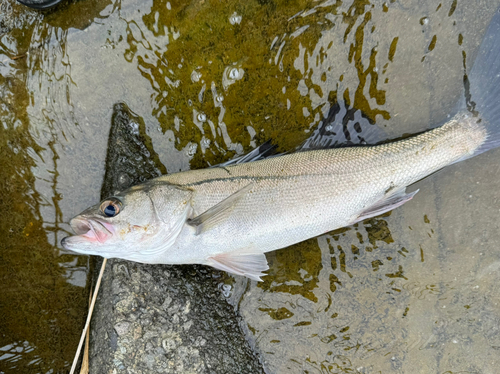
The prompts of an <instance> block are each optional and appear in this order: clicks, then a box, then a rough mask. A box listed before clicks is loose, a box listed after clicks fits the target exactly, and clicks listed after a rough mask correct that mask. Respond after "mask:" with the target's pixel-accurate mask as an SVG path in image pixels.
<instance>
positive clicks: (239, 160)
mask: <svg viewBox="0 0 500 374" xmlns="http://www.w3.org/2000/svg"><path fill="white" fill-rule="evenodd" d="M275 151H276V146H275V145H272V144H271V142H270V141H269V140H268V141H267V142H265V143H263V144H261V145H259V146H258V147H257V148H255V149H254V150H253V151H250V152H249V153H247V154H246V155H243V156H239V157H235V158H233V159H232V160H229V161H226V162H223V163H221V164H217V165H214V166H210V167H211V168H217V167H225V166H230V165H238V164H244V163H247V162H253V161H259V160H263V159H265V158H268V157H270V156H272V155H274V152H275Z"/></svg>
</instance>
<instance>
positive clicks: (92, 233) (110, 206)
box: [61, 183, 192, 263]
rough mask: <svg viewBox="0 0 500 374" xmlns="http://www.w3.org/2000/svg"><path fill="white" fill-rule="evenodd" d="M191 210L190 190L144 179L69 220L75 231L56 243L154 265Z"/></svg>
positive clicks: (173, 240)
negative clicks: (143, 182) (144, 180)
mask: <svg viewBox="0 0 500 374" xmlns="http://www.w3.org/2000/svg"><path fill="white" fill-rule="evenodd" d="M191 211H192V208H191V191H189V190H184V189H182V188H178V187H177V186H172V185H169V184H165V183H162V184H160V183H145V184H142V185H138V186H134V187H131V188H129V189H128V190H126V191H123V192H122V193H119V194H117V195H115V196H112V197H109V198H107V199H105V200H103V201H102V202H101V203H99V204H96V205H94V206H91V207H90V208H88V209H86V210H84V211H83V212H82V213H80V214H79V215H77V216H76V217H74V218H73V219H71V221H70V226H71V228H72V229H73V231H74V232H75V234H76V235H73V236H69V237H66V238H64V239H63V240H62V241H61V244H62V246H63V247H64V248H65V249H67V250H70V251H73V252H77V253H81V254H87V255H97V256H102V257H106V258H122V259H126V260H132V261H137V262H143V263H157V262H159V260H158V258H159V257H161V256H162V255H163V254H164V252H165V251H167V250H168V248H170V247H171V246H172V245H173V244H174V242H175V239H176V238H177V236H178V235H179V233H180V231H181V230H182V228H183V226H184V224H185V223H186V220H187V218H188V215H189V214H190V213H191Z"/></svg>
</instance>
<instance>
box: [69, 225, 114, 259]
mask: <svg viewBox="0 0 500 374" xmlns="http://www.w3.org/2000/svg"><path fill="white" fill-rule="evenodd" d="M69 224H70V226H71V228H72V229H73V231H74V232H75V234H76V235H73V236H68V237H66V238H64V239H63V240H62V241H61V244H62V246H63V247H64V248H65V249H68V250H72V251H75V250H77V249H78V248H75V246H78V244H91V243H92V244H94V243H95V244H104V243H105V242H106V241H107V240H108V239H109V238H111V237H112V236H113V231H114V230H113V228H112V225H110V224H109V223H106V222H101V221H98V220H96V219H90V218H80V217H75V218H73V219H72V220H71V221H70V222H69Z"/></svg>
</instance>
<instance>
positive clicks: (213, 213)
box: [187, 182, 254, 235]
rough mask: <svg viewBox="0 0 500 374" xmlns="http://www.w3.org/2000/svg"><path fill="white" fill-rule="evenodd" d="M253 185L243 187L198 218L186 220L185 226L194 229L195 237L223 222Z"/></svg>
mask: <svg viewBox="0 0 500 374" xmlns="http://www.w3.org/2000/svg"><path fill="white" fill-rule="evenodd" d="M253 185H254V183H253V182H252V183H250V184H249V185H247V186H245V187H243V188H242V189H240V190H238V191H236V192H235V193H233V194H232V195H230V196H229V197H227V198H225V199H224V200H222V201H221V202H220V203H218V204H216V205H214V206H213V207H211V208H210V209H208V210H207V211H205V212H203V213H202V214H200V215H199V216H197V217H195V218H192V219H188V220H187V224H188V225H190V226H193V227H194V228H196V235H199V234H200V233H202V232H203V231H206V230H208V229H210V227H213V226H215V225H216V224H217V223H218V222H221V221H223V220H224V219H225V218H226V217H227V216H228V215H229V213H230V211H231V209H232V208H233V207H234V205H235V204H236V203H237V202H238V201H239V200H240V199H241V198H242V197H243V196H245V194H246V193H247V192H248V191H249V190H250V189H251V188H252V187H253Z"/></svg>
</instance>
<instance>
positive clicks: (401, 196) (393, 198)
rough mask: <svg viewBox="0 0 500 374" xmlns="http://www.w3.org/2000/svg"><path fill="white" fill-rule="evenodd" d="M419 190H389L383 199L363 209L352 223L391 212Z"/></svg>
mask: <svg viewBox="0 0 500 374" xmlns="http://www.w3.org/2000/svg"><path fill="white" fill-rule="evenodd" d="M417 192H418V190H416V191H414V192H410V193H409V194H407V193H406V188H404V187H403V188H399V189H396V190H393V191H389V192H387V193H386V194H385V195H384V197H383V198H382V199H380V200H379V201H377V202H376V203H375V204H373V205H372V206H370V207H368V208H366V209H365V210H364V211H362V212H361V213H360V214H359V215H358V216H357V217H356V218H355V220H354V221H353V222H351V224H353V223H356V222H360V221H364V220H365V219H368V218H373V217H376V216H379V215H381V214H384V213H386V212H389V211H391V210H393V209H396V208H397V207H400V206H401V205H403V204H404V203H406V202H407V201H410V200H411V199H412V198H413V196H415V194H416V193H417Z"/></svg>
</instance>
